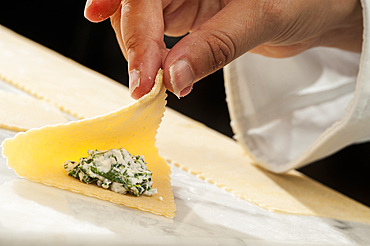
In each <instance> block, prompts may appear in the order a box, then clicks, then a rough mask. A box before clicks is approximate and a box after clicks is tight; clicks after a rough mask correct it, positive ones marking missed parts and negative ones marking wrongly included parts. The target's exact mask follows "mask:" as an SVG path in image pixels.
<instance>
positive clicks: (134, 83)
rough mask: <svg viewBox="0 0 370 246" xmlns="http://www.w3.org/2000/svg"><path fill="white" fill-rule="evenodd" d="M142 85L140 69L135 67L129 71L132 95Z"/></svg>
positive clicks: (129, 90)
mask: <svg viewBox="0 0 370 246" xmlns="http://www.w3.org/2000/svg"><path fill="white" fill-rule="evenodd" d="M139 85H140V71H138V70H136V69H133V70H131V71H130V72H129V89H128V92H129V93H130V95H131V94H132V92H134V90H135V89H136V88H137V87H138V86H139Z"/></svg>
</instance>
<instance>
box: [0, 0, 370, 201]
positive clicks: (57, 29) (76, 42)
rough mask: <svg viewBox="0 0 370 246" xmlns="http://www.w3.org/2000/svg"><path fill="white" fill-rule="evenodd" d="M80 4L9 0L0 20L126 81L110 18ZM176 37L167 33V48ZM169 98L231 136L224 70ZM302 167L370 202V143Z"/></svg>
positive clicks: (77, 1)
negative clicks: (92, 14) (99, 18)
mask: <svg viewBox="0 0 370 246" xmlns="http://www.w3.org/2000/svg"><path fill="white" fill-rule="evenodd" d="M84 5H85V2H84V1H83V0H65V1H46V0H44V1H40V0H35V1H7V3H6V4H5V3H2V6H1V7H0V9H1V12H0V24H1V25H4V26H6V27H8V28H10V29H12V30H13V31H15V32H18V33H19V34H21V35H24V36H26V37H28V38H30V39H32V40H34V41H36V42H38V43H40V44H42V45H44V46H46V47H48V48H50V49H53V50H55V51H57V52H59V53H61V54H63V55H64V56H67V57H69V58H72V59H73V60H75V61H77V62H79V63H81V64H83V65H85V66H87V67H89V68H91V69H93V70H96V71H98V72H100V73H102V74H104V75H106V76H108V77H110V78H112V79H114V80H116V81H118V82H120V83H122V84H124V85H126V86H127V85H128V75H127V63H126V61H125V59H124V57H123V56H122V54H121V52H120V49H119V47H118V44H117V42H116V39H115V34H114V32H113V30H112V28H111V27H110V23H109V21H105V22H103V23H99V24H94V23H90V22H89V21H87V20H86V19H85V18H84V16H83V10H84ZM0 38H1V37H0ZM177 40H178V38H169V37H166V38H165V41H166V43H167V46H168V47H169V48H170V47H172V46H173V45H174V44H175V43H176V41H177ZM167 100H168V106H169V107H171V108H174V109H176V110H178V111H180V112H182V113H183V114H185V115H188V116H189V117H191V118H193V119H196V120H198V121H200V122H202V123H204V124H206V125H207V126H209V127H211V128H213V129H215V130H217V131H219V132H221V133H223V134H225V135H227V136H229V137H231V136H232V130H231V128H230V125H229V122H230V118H229V114H228V110H227V105H226V102H225V92H224V85H223V73H222V70H220V71H218V72H216V73H214V74H212V75H210V76H208V77H207V78H205V79H203V80H202V81H200V82H199V83H197V84H196V85H195V86H194V89H193V91H192V92H191V93H190V94H189V95H188V96H186V97H184V98H182V99H181V100H179V99H177V97H175V96H174V95H172V94H171V93H169V96H168V98H167ZM369 127H370V126H369ZM300 171H301V172H303V173H305V174H306V175H308V176H310V177H312V178H313V179H316V180H318V181H319V182H321V183H323V184H326V185H328V186H329V187H332V188H334V189H335V190H337V191H339V192H341V193H343V194H346V195H348V196H350V197H352V198H353V199H355V200H358V201H360V202H362V203H364V204H366V205H368V206H370V178H369V175H370V143H366V144H360V145H353V146H350V147H348V148H346V149H344V150H342V151H340V152H338V153H337V154H335V155H332V156H330V157H328V158H325V159H323V160H320V161H318V162H315V163H313V164H311V165H309V166H306V167H304V168H302V169H300Z"/></svg>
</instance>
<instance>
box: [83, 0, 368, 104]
mask: <svg viewBox="0 0 370 246" xmlns="http://www.w3.org/2000/svg"><path fill="white" fill-rule="evenodd" d="M361 11H362V10H361V6H360V2H359V0H310V1H305V0H278V1H277V0H264V1H261V0H229V1H226V0H224V1H221V0H218V1H217V0H191V1H189V0H172V1H171V0H163V1H159V0H124V1H122V3H121V0H88V2H87V3H86V8H85V16H86V18H88V19H89V20H90V21H93V22H100V21H103V20H105V19H107V18H109V17H110V19H111V23H112V26H113V28H114V30H115V32H116V35H117V40H118V43H119V44H120V47H121V50H122V52H123V55H124V56H125V58H126V59H127V61H128V70H129V76H130V81H129V83H130V84H129V86H130V93H131V96H132V97H133V98H135V99H138V98H140V97H141V96H143V95H145V94H146V93H148V92H149V91H150V90H151V88H152V87H153V84H154V78H155V75H156V73H157V71H158V69H159V68H161V67H162V68H163V70H164V80H163V83H164V85H165V86H166V88H167V89H168V90H170V91H172V92H173V93H174V94H176V95H177V96H178V97H182V96H185V95H187V94H188V93H189V92H190V91H191V89H192V86H193V84H194V83H195V82H197V81H199V80H200V79H201V78H203V77H205V76H207V75H209V74H211V73H213V72H215V71H216V70H218V69H220V68H222V67H223V66H225V65H226V64H228V63H230V62H231V61H232V60H234V59H236V58H237V57H239V56H240V55H242V54H244V53H246V52H248V51H250V52H254V53H258V54H261V55H265V56H270V57H288V56H293V55H296V54H298V53H300V52H302V51H304V50H306V49H309V48H311V47H315V46H330V47H337V48H341V49H346V50H350V51H360V50H361V43H362V12H361ZM188 32H189V34H188V35H186V36H185V37H184V38H182V39H181V40H180V41H179V42H178V43H177V44H176V45H175V46H174V47H173V48H172V49H171V50H168V49H166V46H165V43H164V41H163V38H164V35H165V34H166V35H168V36H182V35H185V34H187V33H188Z"/></svg>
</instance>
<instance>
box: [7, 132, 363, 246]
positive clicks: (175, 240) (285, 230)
mask: <svg viewBox="0 0 370 246" xmlns="http://www.w3.org/2000/svg"><path fill="white" fill-rule="evenodd" d="M14 134H15V133H13V132H11V131H5V130H0V140H1V141H2V140H3V139H4V138H6V137H11V136H13V135H14ZM172 171H173V174H172V186H173V190H174V196H175V202H176V205H177V212H176V217H175V218H174V219H173V220H171V219H166V218H163V217H161V216H156V215H152V214H149V213H145V212H140V211H137V210H135V209H130V208H126V207H123V206H119V205H115V204H112V203H109V202H106V201H100V200H98V199H95V198H90V197H86V196H84V195H80V194H75V193H72V192H69V191H65V190H60V189H57V188H54V187H48V186H44V185H42V184H39V183H34V182H31V181H28V180H26V179H23V178H20V177H17V176H16V175H15V174H14V172H13V170H11V169H9V168H8V167H7V165H6V160H5V159H4V158H3V157H1V158H0V245H83V244H86V243H87V244H88V245H102V244H103V245H117V244H119V245H297V244H299V245H302V244H303V245H370V225H367V224H361V223H354V222H344V221H336V220H330V219H323V218H316V217H307V216H295V215H287V214H278V213H274V212H270V211H266V210H264V209H262V208H259V207H257V206H254V205H252V204H249V203H248V202H246V201H244V200H241V199H239V198H237V197H235V196H233V195H231V194H230V193H228V192H226V191H224V190H222V189H220V188H218V187H216V186H214V185H212V184H209V183H207V182H205V181H203V180H201V179H199V178H197V177H195V176H193V175H191V174H188V173H186V172H184V171H182V170H180V169H178V168H176V167H173V168H172Z"/></svg>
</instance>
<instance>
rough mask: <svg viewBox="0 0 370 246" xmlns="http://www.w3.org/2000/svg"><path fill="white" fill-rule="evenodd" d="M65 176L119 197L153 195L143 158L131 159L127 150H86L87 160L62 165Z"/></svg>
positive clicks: (150, 174) (149, 174)
mask: <svg viewBox="0 0 370 246" xmlns="http://www.w3.org/2000/svg"><path fill="white" fill-rule="evenodd" d="M63 167H64V169H65V170H66V172H67V173H68V175H69V176H71V177H74V178H76V179H79V180H80V181H82V182H84V183H86V184H90V183H96V185H98V186H100V187H102V188H105V189H110V190H112V191H114V192H118V193H121V194H126V193H129V194H132V195H135V196H140V195H147V196H151V195H153V194H156V193H157V190H156V189H152V184H153V181H152V179H151V177H152V172H151V171H149V170H148V168H147V166H146V162H145V161H144V157H143V156H141V155H134V156H131V154H130V153H129V152H127V150H125V149H123V148H120V149H110V150H107V151H98V150H95V151H94V150H89V151H88V156H87V157H82V158H81V159H80V161H79V162H78V163H77V162H74V161H66V162H64V164H63Z"/></svg>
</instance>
